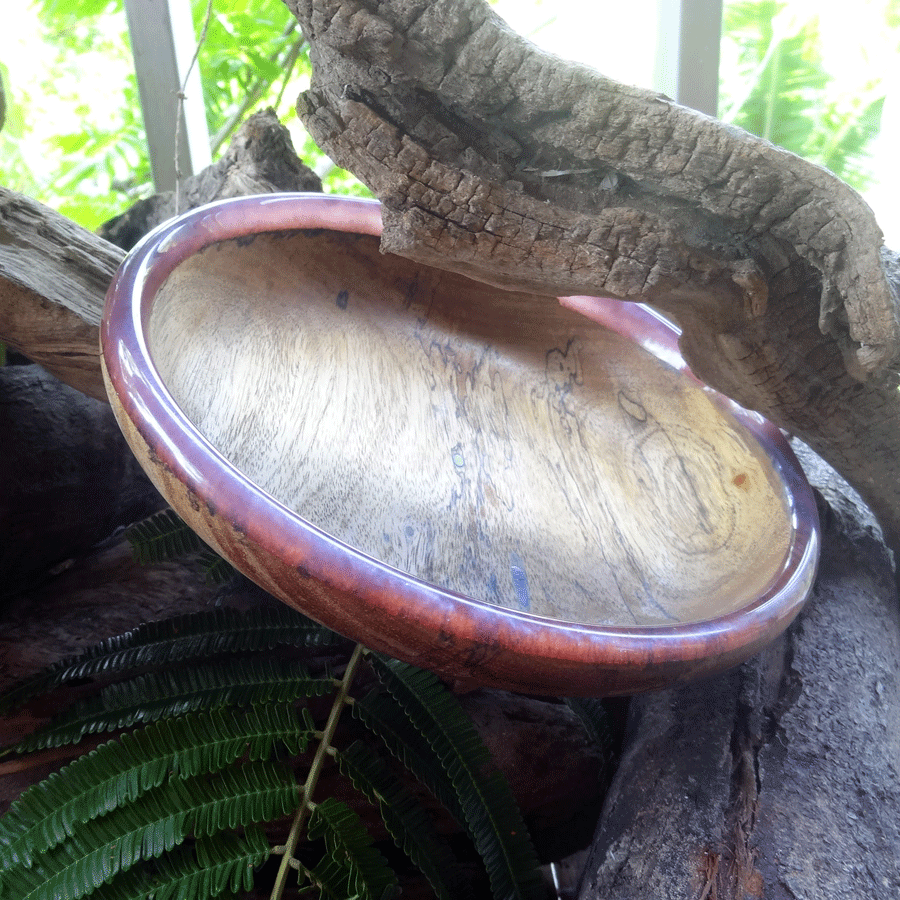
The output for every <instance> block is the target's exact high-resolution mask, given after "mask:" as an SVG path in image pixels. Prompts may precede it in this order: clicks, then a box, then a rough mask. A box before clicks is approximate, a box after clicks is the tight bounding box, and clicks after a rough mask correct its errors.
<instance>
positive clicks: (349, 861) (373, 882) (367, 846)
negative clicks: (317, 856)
mask: <svg viewBox="0 0 900 900" xmlns="http://www.w3.org/2000/svg"><path fill="white" fill-rule="evenodd" d="M308 833H309V836H310V838H311V839H312V840H316V839H317V838H324V840H325V848H326V850H327V853H326V855H325V856H324V857H323V859H322V860H321V862H319V863H318V865H316V866H314V867H313V868H311V869H309V870H308V871H309V874H310V875H311V877H312V879H313V880H314V881H315V883H316V884H317V885H318V887H319V889H320V890H321V892H322V895H323V896H325V897H333V898H335V900H346V898H348V897H354V898H359V900H384V898H387V897H391V896H394V895H395V893H396V890H397V879H396V876H395V875H394V873H393V872H392V871H391V869H390V868H389V867H388V865H387V862H386V861H385V859H384V857H383V856H382V855H381V854H380V853H379V852H378V850H376V849H375V847H373V846H372V838H371V836H370V835H369V832H368V831H366V827H365V825H363V823H362V821H361V820H360V818H359V816H357V815H356V813H355V812H353V810H352V809H350V807H348V806H347V805H346V804H344V803H341V801H340V800H335V799H334V797H328V798H327V799H326V800H323V801H322V802H321V803H319V804H318V805H317V806H316V808H315V810H314V811H313V814H312V818H311V819H310V822H309V832H308Z"/></svg>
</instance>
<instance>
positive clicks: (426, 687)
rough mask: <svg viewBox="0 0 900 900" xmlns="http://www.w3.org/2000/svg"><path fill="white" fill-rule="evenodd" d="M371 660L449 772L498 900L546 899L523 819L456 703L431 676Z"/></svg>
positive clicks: (387, 661) (399, 664)
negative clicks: (513, 899)
mask: <svg viewBox="0 0 900 900" xmlns="http://www.w3.org/2000/svg"><path fill="white" fill-rule="evenodd" d="M370 659H371V662H372V665H373V667H374V669H375V671H376V673H377V674H378V677H379V679H380V680H381V682H382V683H383V684H384V686H385V687H386V688H387V690H388V691H389V692H390V694H391V696H392V697H393V698H394V699H395V700H396V701H397V703H398V704H399V705H400V706H401V707H402V708H403V711H404V712H405V714H406V716H407V717H408V718H409V720H410V722H412V723H413V725H414V726H415V727H416V729H418V731H420V732H421V734H422V735H423V737H424V738H425V740H426V741H427V743H428V745H429V746H430V747H431V749H432V751H433V752H434V755H435V756H436V757H437V758H438V759H439V760H440V762H441V764H442V765H443V767H444V770H445V771H446V772H447V775H448V776H449V778H450V781H451V783H452V784H453V788H454V790H455V791H456V794H457V795H458V797H459V800H460V805H461V806H462V810H463V815H464V822H463V823H462V824H463V825H464V826H465V827H466V830H467V832H468V833H469V837H470V838H471V839H472V842H473V843H474V844H475V848H476V849H477V850H478V853H479V855H480V856H481V859H482V861H483V862H484V865H485V868H486V869H487V873H488V878H489V879H490V883H491V890H492V893H493V895H494V898H495V900H512V898H517V900H518V898H522V900H524V898H534V900H538V898H542V897H543V896H544V887H543V883H542V881H541V878H540V875H539V873H538V861H537V856H536V854H535V852H534V848H533V847H532V845H531V840H530V837H529V834H528V830H527V828H526V827H525V823H524V821H523V820H522V814H521V813H520V812H519V808H518V806H517V805H516V801H515V798H514V797H513V795H512V791H510V789H509V784H508V783H507V781H506V779H505V778H504V777H503V774H502V773H501V772H500V771H499V770H497V769H496V767H495V766H494V765H493V761H492V760H491V756H490V753H489V752H488V750H487V748H486V747H485V746H484V743H483V742H482V740H481V738H480V737H479V735H478V732H477V731H475V727H474V726H473V725H472V722H471V721H470V720H469V718H468V717H467V716H466V714H465V713H464V712H463V710H462V708H461V707H460V705H459V703H458V701H457V700H456V698H455V697H454V696H453V695H452V694H451V693H450V692H449V691H448V690H447V689H446V688H445V687H444V685H443V684H441V682H440V681H439V680H438V679H437V677H436V676H434V675H432V674H431V673H430V672H426V671H425V670H423V669H418V668H416V667H415V666H411V665H408V664H407V663H402V662H400V661H399V660H394V659H388V658H386V657H382V656H380V655H377V654H372V656H371V657H370Z"/></svg>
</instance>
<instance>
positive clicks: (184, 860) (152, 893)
mask: <svg viewBox="0 0 900 900" xmlns="http://www.w3.org/2000/svg"><path fill="white" fill-rule="evenodd" d="M270 853H271V848H270V847H269V843H268V841H267V840H266V836H265V834H264V832H263V831H262V829H260V828H258V827H256V826H250V827H249V828H247V829H245V831H244V835H243V837H238V836H237V835H234V834H230V833H222V834H218V835H215V836H214V837H212V838H202V839H201V840H198V841H197V842H196V844H195V846H194V847H193V848H189V847H187V846H182V847H177V848H175V850H173V852H172V853H168V854H166V855H165V856H164V857H162V858H161V859H159V860H157V861H155V863H154V864H153V865H152V866H149V865H139V866H135V867H133V868H131V869H129V870H128V871H127V872H122V873H120V874H119V875H117V876H116V877H115V878H113V879H112V881H110V882H109V883H108V884H104V885H101V886H100V887H99V888H98V889H97V890H95V891H94V892H93V893H91V895H90V900H148V898H152V900H188V898H189V900H211V898H213V897H215V898H216V900H229V898H235V900H236V898H238V897H244V896H246V892H247V891H249V890H251V889H252V888H253V870H254V869H255V868H258V867H259V866H260V865H261V864H262V863H263V862H265V860H266V859H267V858H268V856H269V855H270Z"/></svg>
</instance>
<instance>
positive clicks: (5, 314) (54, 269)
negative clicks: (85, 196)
mask: <svg viewBox="0 0 900 900" xmlns="http://www.w3.org/2000/svg"><path fill="white" fill-rule="evenodd" d="M320 189H321V183H320V182H319V180H318V178H317V177H316V175H315V173H313V172H312V171H311V170H310V169H308V168H307V167H306V166H304V165H303V163H302V162H301V161H300V160H299V159H298V158H297V155H296V154H295V153H294V149H293V146H292V145H291V141H290V137H289V135H288V133H287V131H286V129H285V128H284V126H282V125H281V124H280V123H279V122H278V120H277V119H276V118H275V115H274V113H273V112H272V111H271V110H266V111H263V112H260V113H256V114H255V115H253V116H251V117H250V118H249V119H248V120H247V121H246V122H245V123H244V124H243V125H242V126H241V128H240V129H239V130H238V132H237V133H236V134H235V136H234V138H233V139H232V141H231V144H230V145H229V148H228V151H227V152H226V153H225V155H224V156H223V157H222V159H221V160H220V161H219V162H217V163H215V164H213V165H212V166H210V167H209V168H207V169H205V170H204V171H203V172H201V173H199V174H198V175H195V176H192V177H191V178H189V179H186V183H185V186H184V191H183V204H182V207H183V209H188V208H193V207H195V206H200V205H202V204H203V203H209V202H210V201H212V200H216V199H221V198H224V197H233V196H237V195H239V194H246V193H272V192H274V191H297V190H305V191H314V190H320ZM174 211H175V202H174V198H173V197H172V195H170V194H169V195H160V196H157V197H151V198H150V199H148V200H145V201H142V202H141V203H139V204H138V206H137V210H136V211H135V212H133V213H127V214H125V216H122V217H119V219H115V220H113V221H112V222H110V223H107V225H106V226H104V233H105V234H107V235H108V236H109V238H110V240H113V241H116V242H119V243H121V245H122V246H123V247H126V248H127V247H129V246H130V245H132V244H133V243H134V242H135V241H136V240H137V239H138V237H140V235H141V233H143V232H144V230H146V229H149V228H152V227H153V226H154V225H157V224H159V222H161V221H163V220H164V219H165V218H167V217H169V216H171V215H173V214H174ZM123 258H124V253H123V252H122V250H121V249H120V248H119V247H117V246H114V245H113V244H112V243H110V242H109V241H107V240H104V239H103V238H101V237H98V236H97V235H94V234H91V233H90V232H89V231H86V230H85V229H83V228H80V227H79V226H78V225H76V224H75V223H74V222H72V221H70V220H69V219H66V218H64V217H63V216H60V215H59V214H57V213H55V212H53V211H52V210H50V209H48V208H47V207H45V206H43V205H42V204H40V203H37V202H36V201H34V200H31V199H29V198H27V197H23V196H22V195H21V194H16V193H15V192H14V191H10V190H7V189H6V188H3V187H0V340H3V341H4V342H6V343H7V344H9V345H10V346H11V347H13V348H15V349H16V350H18V351H19V352H20V353H22V354H24V355H25V356H26V357H28V359H30V360H31V361H32V362H36V363H40V364H41V365H43V366H44V367H45V368H46V369H47V370H48V371H50V372H52V373H53V374H54V375H56V377H57V378H59V379H60V380H61V381H63V382H64V383H65V384H69V385H71V386H72V387H75V388H77V389H78V390H80V391H82V392H83V393H85V394H87V395H88V396H89V397H94V398H96V399H98V400H104V401H105V400H106V389H105V387H104V385H103V377H102V375H101V374H100V351H99V332H98V326H99V324H100V316H101V314H102V311H103V299H104V296H105V294H106V289H107V288H108V287H109V283H110V281H112V277H113V275H114V274H115V271H116V269H117V268H118V266H119V264H120V263H121V262H122V259H123Z"/></svg>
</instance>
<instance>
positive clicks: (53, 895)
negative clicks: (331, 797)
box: [3, 762, 298, 900]
mask: <svg viewBox="0 0 900 900" xmlns="http://www.w3.org/2000/svg"><path fill="white" fill-rule="evenodd" d="M297 802H298V790H297V784H296V782H295V781H294V779H293V776H292V775H291V773H290V771H289V770H288V769H286V768H285V767H284V766H281V765H278V764H273V763H268V762H266V763H246V764H244V765H241V766H238V767H232V768H230V769H226V770H225V771H223V772H221V773H219V774H218V775H215V776H211V777H209V776H201V777H200V778H193V779H187V780H182V779H178V778H174V779H171V780H169V781H168V782H166V783H165V784H164V785H162V786H161V787H159V788H156V789H154V790H151V791H148V792H147V793H146V794H144V795H143V796H142V797H141V799H140V802H139V803H134V804H129V805H127V806H123V807H120V808H119V809H116V810H113V811H112V812H111V813H110V814H109V815H107V816H103V817H102V818H100V819H95V820H92V821H91V822H88V823H86V824H85V825H83V826H82V827H81V828H79V829H77V831H76V833H75V835H73V837H72V838H70V839H69V840H68V841H66V842H65V843H63V844H61V845H59V846H58V847H56V848H54V849H53V850H51V851H49V852H48V853H44V854H42V855H41V856H40V857H39V858H38V860H37V861H36V862H35V864H34V865H33V866H31V867H28V868H26V867H21V866H17V867H15V868H13V869H11V870H8V871H7V872H5V873H4V874H3V889H4V891H5V893H6V895H7V896H14V897H16V898H21V900H78V898H80V897H84V896H86V895H87V894H90V893H91V892H92V891H94V890H95V889H96V888H98V887H100V885H103V884H108V883H109V882H111V881H112V879H113V878H115V877H116V875H118V874H119V873H120V872H125V871H128V870H129V869H131V867H132V866H134V865H135V864H137V863H139V862H141V861H144V860H149V859H157V858H159V857H161V856H162V855H163V854H165V853H168V852H169V851H171V850H172V849H173V848H174V847H176V846H179V845H180V844H182V843H183V842H184V840H185V838H187V837H188V836H189V835H190V834H194V835H195V836H196V837H198V838H204V837H210V836H212V835H214V834H216V833H217V832H219V831H222V830H224V829H234V828H240V827H242V826H246V825H250V824H252V823H256V822H265V821H270V820H271V819H275V818H278V817H280V816H284V815H288V814H289V813H290V812H292V810H293V809H295V808H296V805H297Z"/></svg>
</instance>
